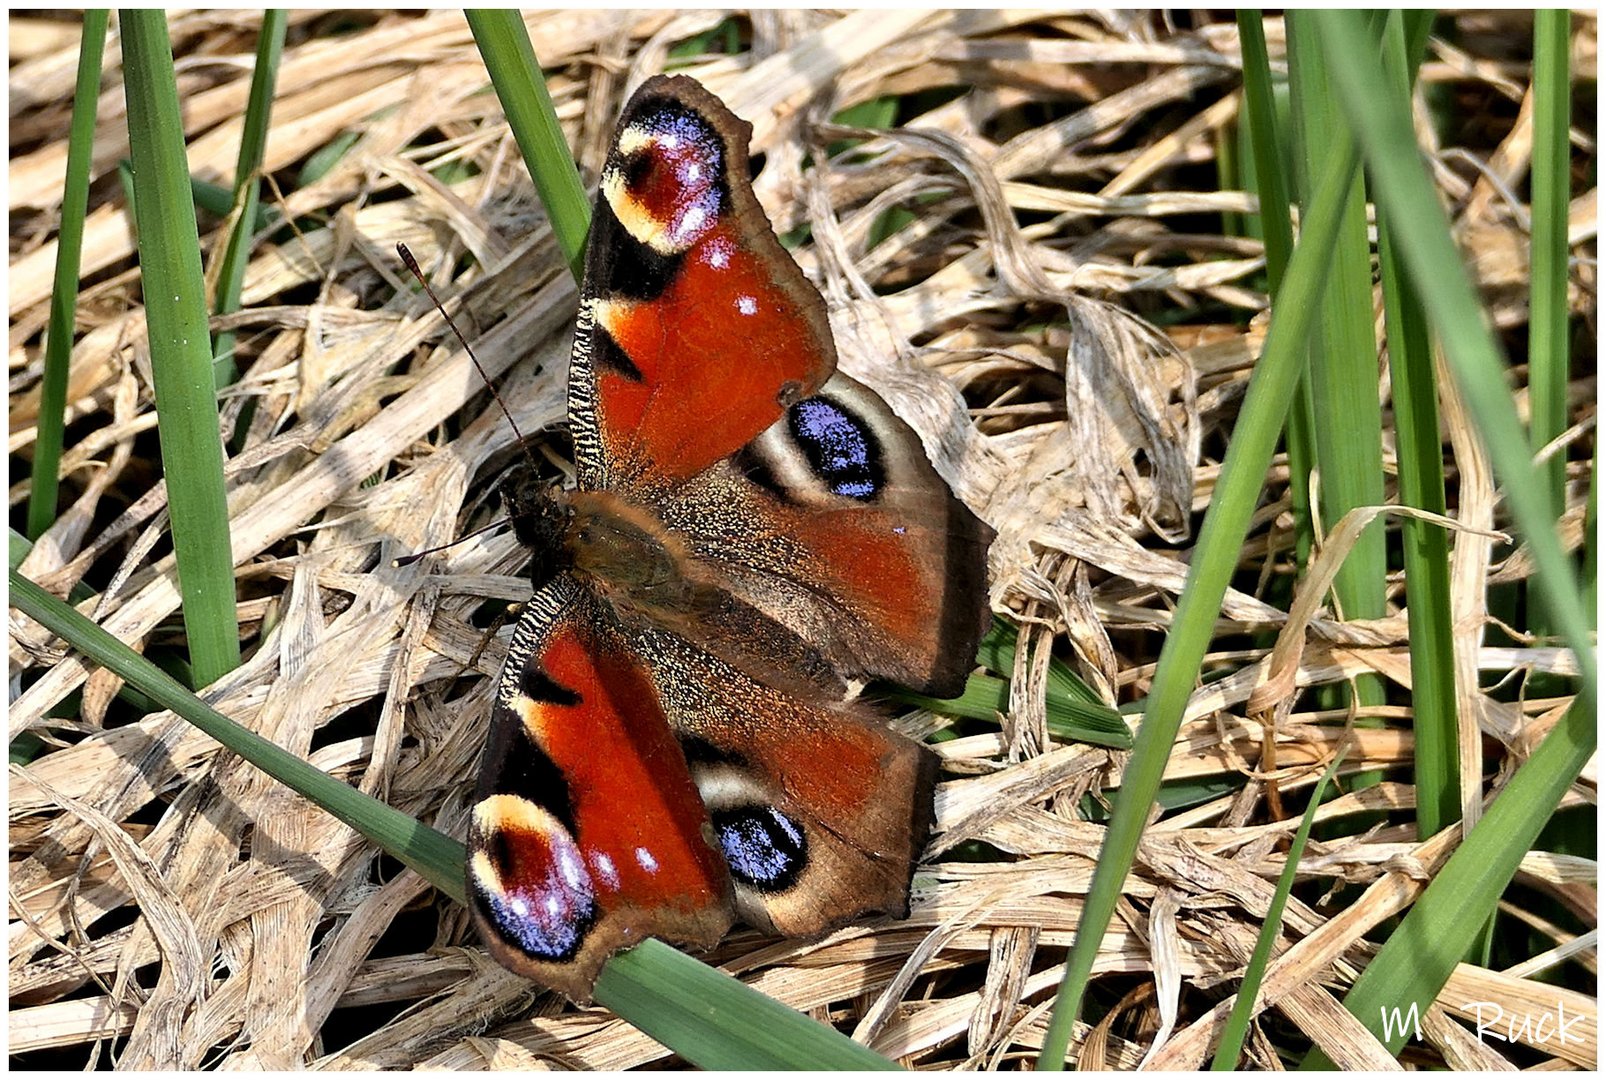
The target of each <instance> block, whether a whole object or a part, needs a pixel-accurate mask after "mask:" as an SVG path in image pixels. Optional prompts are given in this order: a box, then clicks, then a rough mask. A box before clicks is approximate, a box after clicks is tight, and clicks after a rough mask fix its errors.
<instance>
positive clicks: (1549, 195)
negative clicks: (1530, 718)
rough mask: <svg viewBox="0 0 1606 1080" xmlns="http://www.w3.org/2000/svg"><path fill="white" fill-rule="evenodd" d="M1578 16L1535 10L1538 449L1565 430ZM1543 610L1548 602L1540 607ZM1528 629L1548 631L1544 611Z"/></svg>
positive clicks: (1556, 478)
mask: <svg viewBox="0 0 1606 1080" xmlns="http://www.w3.org/2000/svg"><path fill="white" fill-rule="evenodd" d="M1571 24H1572V15H1571V14H1570V13H1569V12H1567V11H1565V10H1560V11H1558V10H1555V9H1551V10H1546V11H1536V12H1534V73H1533V79H1534V86H1533V95H1534V112H1533V117H1534V133H1533V138H1534V148H1533V167H1532V175H1531V176H1530V179H1529V183H1530V185H1531V190H1532V195H1531V203H1532V205H1531V207H1530V210H1531V212H1532V217H1533V223H1532V230H1531V233H1530V235H1531V237H1532V245H1531V249H1530V253H1529V259H1528V261H1529V266H1530V267H1531V269H1532V278H1531V279H1530V281H1529V285H1528V288H1529V292H1528V297H1529V299H1528V400H1529V403H1530V404H1529V408H1530V412H1531V415H1532V420H1531V421H1530V424H1529V432H1528V435H1529V440H1530V443H1531V445H1532V446H1533V449H1534V451H1535V452H1536V453H1537V452H1538V451H1539V449H1540V447H1542V446H1544V445H1545V444H1546V443H1548V442H1550V440H1552V439H1554V438H1555V437H1556V436H1558V435H1560V434H1561V433H1562V431H1563V430H1565V429H1566V427H1567V374H1568V370H1567V369H1568V363H1567V359H1568V348H1567V346H1568V334H1567V212H1568V210H1569V206H1568V201H1567V188H1568V184H1567V179H1568V170H1569V168H1570V166H1571V162H1572V147H1571V146H1570V145H1569V144H1568V142H1567V124H1568V118H1569V113H1570V109H1569V101H1568V95H1569V94H1570V93H1571V87H1570V84H1569V80H1568V77H1567V76H1568V64H1567V38H1568V33H1569V31H1570V30H1571V28H1572V25H1571ZM1539 469H1540V475H1541V478H1542V480H1543V483H1544V485H1545V497H1546V498H1547V499H1548V500H1549V502H1550V516H1551V517H1552V518H1558V517H1560V516H1561V512H1562V510H1563V509H1564V507H1565V499H1566V497H1565V492H1564V488H1565V485H1566V475H1567V455H1566V453H1565V452H1558V453H1555V454H1552V455H1551V457H1550V460H1549V461H1546V462H1545V463H1543V464H1542V465H1541V466H1540V467H1539ZM1540 606H1541V607H1542V605H1540ZM1533 615H1534V613H1533V612H1530V622H1529V626H1528V629H1529V630H1530V631H1532V632H1534V633H1543V632H1544V625H1545V623H1546V621H1547V620H1545V619H1544V617H1543V614H1542V613H1541V614H1540V616H1539V618H1538V619H1537V620H1535V619H1534V618H1533Z"/></svg>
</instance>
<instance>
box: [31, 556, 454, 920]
mask: <svg viewBox="0 0 1606 1080" xmlns="http://www.w3.org/2000/svg"><path fill="white" fill-rule="evenodd" d="M10 586H11V604H12V606H13V607H15V608H17V610H19V611H21V612H22V613H23V614H25V615H27V616H29V617H30V618H32V619H36V620H38V621H39V623H40V624H42V625H43V626H45V627H46V628H47V629H49V630H50V631H51V632H52V633H54V634H57V635H59V636H60V637H61V638H62V639H63V640H64V641H66V642H67V643H68V644H70V645H72V646H73V648H75V649H77V650H78V651H79V652H82V653H83V654H84V655H85V656H86V657H88V658H89V659H90V660H93V661H94V662H95V663H97V664H99V665H100V666H101V667H104V668H106V669H107V670H108V671H111V672H113V673H115V674H117V675H120V676H121V677H122V678H124V679H126V680H127V681H128V682H129V684H130V685H132V686H135V687H138V688H139V689H140V690H141V691H143V692H144V693H145V694H147V695H148V696H149V697H150V698H151V699H152V700H154V701H155V702H156V703H157V704H159V705H160V706H161V707H162V708H164V709H171V710H172V711H173V712H175V713H177V714H178V715H179V716H182V717H183V718H184V719H185V720H188V721H189V722H190V723H192V724H194V725H195V726H196V727H198V728H200V729H201V730H202V731H204V732H205V733H206V734H208V735H210V736H211V737H212V738H214V739H216V740H217V741H218V742H220V743H222V744H223V745H224V746H226V747H228V748H229V749H230V750H232V751H234V752H235V753H236V754H238V755H240V756H241V757H242V758H244V759H245V760H246V761H249V762H250V763H251V764H253V765H255V766H256V767H257V768H259V769H261V770H262V771H263V772H265V773H267V774H268V775H269V776H271V777H273V778H274V779H275V780H277V781H279V782H280V783H282V784H284V785H285V786H286V787H288V788H291V789H292V790H294V791H296V792H297V793H299V794H301V795H304V796H306V797H307V798H308V799H311V800H312V801H313V802H315V803H317V804H318V805H319V806H321V807H323V808H324V809H325V810H327V811H329V812H330V813H331V814H333V815H334V816H335V817H337V818H339V819H340V820H341V821H344V822H345V823H346V824H348V825H350V826H352V827H353V828H355V829H357V830H358V831H360V832H361V833H362V834H363V835H364V836H366V837H368V838H369V839H371V840H373V841H374V842H375V843H376V844H378V845H379V846H380V847H382V848H384V849H385V850H386V851H387V852H389V853H390V854H392V855H394V856H395V857H396V858H398V859H400V860H401V861H402V862H404V863H406V864H407V865H408V866H411V867H412V868H413V869H415V870H417V871H418V872H419V873H420V874H423V875H424V876H425V877H427V878H428V879H429V880H430V881H431V882H433V883H434V884H435V885H436V887H437V888H440V889H442V890H443V891H445V892H448V893H450V894H451V895H452V896H454V898H456V899H458V900H459V901H461V900H462V898H463V847H462V845H461V844H459V843H458V842H457V841H455V840H452V839H451V838H450V837H446V836H442V835H441V834H440V833H437V832H435V830H433V829H431V828H429V827H428V826H425V825H422V824H420V823H419V822H417V821H415V820H413V819H412V818H410V817H408V816H407V815H406V814H404V813H402V812H401V811H400V810H396V809H394V808H393V807H390V806H386V805H385V804H384V803H382V802H380V801H379V800H378V799H375V798H374V797H373V796H371V795H365V794H363V793H362V792H360V791H358V790H357V789H356V788H354V787H352V786H351V785H350V784H346V783H342V782H341V781H339V780H336V779H335V778H334V777H332V776H330V775H329V774H328V773H326V772H324V771H323V770H321V769H317V768H314V767H313V766H311V765H309V764H307V763H306V762H305V761H303V760H302V759H300V758H298V757H296V756H295V755H294V754H292V753H290V752H289V751H287V750H285V749H283V748H282V747H280V746H276V745H275V744H274V743H272V742H270V741H269V740H267V739H264V738H263V737H262V736H260V735H258V734H257V733H256V732H254V731H250V730H248V729H246V728H243V727H241V726H240V725H239V724H236V723H235V722H234V721H233V720H230V719H229V718H228V717H226V716H224V715H223V714H222V713H219V712H218V711H217V710H215V709H213V708H212V707H211V706H209V705H207V704H206V703H205V702H203V701H202V700H201V699H200V698H198V697H196V696H195V695H194V694H193V693H191V692H190V691H189V690H187V689H185V688H184V687H183V686H182V685H180V684H179V682H178V681H177V680H175V679H174V678H173V677H172V676H170V675H168V674H167V673H166V672H165V671H163V670H162V669H161V668H159V667H157V666H156V665H155V664H153V663H151V662H150V661H149V660H147V659H145V658H144V657H143V656H140V655H139V654H138V653H136V652H134V651H133V650H132V649H130V648H129V647H128V646H127V645H124V644H123V643H122V642H121V641H118V640H117V639H116V638H114V637H112V635H110V634H108V633H107V632H106V631H105V630H103V629H101V628H100V627H99V626H97V625H96V624H95V623H93V622H91V621H90V620H89V618H88V617H86V616H85V615H83V614H82V613H80V612H78V611H77V610H75V609H73V608H70V607H68V606H67V605H66V604H63V603H62V602H61V601H60V600H58V599H56V598H55V597H54V596H51V595H50V594H49V593H47V592H46V591H45V590H44V589H42V588H40V587H39V586H38V585H36V584H35V583H34V582H32V581H30V580H29V579H27V578H25V577H23V576H22V575H20V574H18V573H17V572H16V571H15V570H13V571H11V572H10Z"/></svg>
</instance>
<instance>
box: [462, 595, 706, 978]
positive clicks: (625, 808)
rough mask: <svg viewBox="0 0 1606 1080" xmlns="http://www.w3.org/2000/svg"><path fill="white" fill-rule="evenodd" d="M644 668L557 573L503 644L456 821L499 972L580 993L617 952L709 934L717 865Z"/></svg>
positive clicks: (473, 900)
mask: <svg viewBox="0 0 1606 1080" xmlns="http://www.w3.org/2000/svg"><path fill="white" fill-rule="evenodd" d="M710 835H711V833H710V831H709V822H708V814H707V811H706V810H705V809H704V807H703V804H702V801H701V799H700V797H699V795H698V793H697V789H696V787H695V786H694V785H693V782H692V779H691V776H690V774H689V772H688V771H687V767H686V760H685V757H684V755H683V752H682V751H681V749H680V746H679V744H678V742H677V740H676V737H675V735H674V733H673V732H672V731H671V729H670V726H669V724H668V722H667V720H666V718H665V715H664V710H663V707H662V706H661V705H660V703H659V700H658V692H657V689H656V687H655V684H654V680H653V678H652V675H651V674H650V671H649V669H648V667H647V665H645V664H644V663H643V661H642V659H641V657H640V656H639V655H638V654H636V653H635V652H634V651H633V650H632V649H631V648H630V646H629V645H628V644H627V643H626V642H625V641H624V639H623V638H621V637H620V636H619V635H618V634H617V633H616V632H614V631H613V629H612V628H611V620H610V619H609V617H608V615H607V613H606V612H605V611H601V610H599V608H598V606H597V604H596V602H595V600H594V599H593V598H591V597H590V595H589V594H588V593H586V592H585V591H584V590H583V589H581V588H579V587H578V585H577V584H576V583H575V582H574V580H573V579H572V578H569V577H567V576H560V577H558V578H556V579H555V580H554V581H552V582H551V583H550V584H548V585H547V586H546V587H545V588H544V589H542V590H541V591H540V592H538V593H537V594H536V595H535V597H534V598H533V599H532V600H531V601H530V603H529V605H528V606H527V607H526V608H525V610H524V614H523V616H522V617H521V618H520V620H519V625H518V627H517V628H516V629H515V631H514V636H513V642H512V644H511V645H510V646H509V650H508V660H507V663H506V665H505V666H504V668H503V672H502V678H501V682H500V684H499V686H498V689H497V699H496V704H495V707H494V710H493V714H492V719H491V742H490V746H489V747H488V748H487V753H486V760H485V766H484V768H483V769H482V771H481V774H480V781H479V787H478V790H477V791H476V793H475V803H474V810H473V817H472V820H471V824H470V828H469V862H468V893H469V901H470V903H469V906H470V909H471V910H472V912H473V915H474V919H475V922H476V924H477V925H478V926H479V928H480V932H481V935H482V937H483V938H484V939H485V941H486V942H487V944H488V945H489V946H490V948H491V950H492V952H494V953H495V954H496V956H497V958H498V959H499V960H501V962H502V963H503V964H504V965H506V966H507V967H510V968H512V969H513V970H515V971H519V972H522V973H524V974H526V975H528V976H530V977H531V978H534V979H537V980H539V981H540V982H543V983H546V984H547V985H549V986H555V987H558V988H559V989H561V990H563V991H564V992H565V993H567V994H568V995H569V996H570V997H573V998H576V999H578V1000H584V999H586V998H589V996H590V987H591V984H592V982H593V981H594V980H595V979H596V976H597V973H598V971H600V970H601V967H602V963H603V961H604V960H606V959H607V957H608V956H609V954H611V953H613V952H614V951H616V950H617V949H619V948H621V947H623V946H625V945H628V944H631V943H633V942H635V941H639V940H641V939H642V938H644V937H649V936H656V937H661V938H664V939H666V940H669V941H677V942H683V943H691V944H699V945H704V946H707V945H713V944H714V943H716V942H717V941H718V940H719V939H720V937H721V936H722V935H723V934H724V932H725V930H726V929H727V928H728V927H729V925H730V922H731V900H730V885H729V881H728V876H727V874H726V871H725V865H724V861H723V859H722V858H721V856H720V855H719V854H718V852H717V851H716V850H715V848H714V847H713V846H711V845H710V843H709V837H710Z"/></svg>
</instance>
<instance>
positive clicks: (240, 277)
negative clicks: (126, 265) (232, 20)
mask: <svg viewBox="0 0 1606 1080" xmlns="http://www.w3.org/2000/svg"><path fill="white" fill-rule="evenodd" d="M286 21H287V20H286V18H285V13H284V11H282V10H273V9H270V10H268V11H265V12H263V15H262V29H261V30H260V31H259V32H258V33H257V55H256V67H255V68H254V69H253V70H252V72H251V93H250V96H249V97H248V98H247V99H246V103H245V120H244V124H243V127H242V130H241V133H240V154H239V157H238V159H236V161H235V163H234V200H233V221H232V224H231V226H230V229H229V238H228V242H227V244H226V246H225V247H224V249H223V263H222V267H221V269H220V270H219V271H218V279H217V301H216V303H215V304H214V305H213V310H215V311H216V312H217V314H219V315H227V314H229V313H230V312H231V311H238V310H239V309H240V286H241V284H242V283H243V282H244V281H245V264H246V263H247V262H248V261H249V259H250V256H251V237H252V235H253V234H254V233H255V232H256V223H257V203H258V201H259V198H260V194H261V187H262V181H261V180H260V179H259V178H258V176H257V170H259V169H261V168H262V157H263V153H264V148H265V147H266V146H267V142H268V119H269V116H270V114H271V113H272V110H273V89H274V86H275V85H276V84H277V83H278V76H279V57H280V55H282V54H283V52H284V30H285V25H286ZM212 356H213V374H214V377H215V380H216V384H217V385H218V386H220V387H221V386H227V385H229V384H230V383H232V382H233V381H234V380H235V379H237V378H238V377H239V368H238V366H237V365H236V364H235V362H234V332H233V331H230V330H225V331H223V332H222V333H220V334H218V336H217V340H216V341H214V342H213V344H212Z"/></svg>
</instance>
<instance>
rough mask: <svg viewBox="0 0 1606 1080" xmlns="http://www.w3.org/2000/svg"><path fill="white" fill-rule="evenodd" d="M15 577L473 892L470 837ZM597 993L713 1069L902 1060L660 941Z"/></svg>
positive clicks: (79, 635) (80, 632) (269, 757)
mask: <svg viewBox="0 0 1606 1080" xmlns="http://www.w3.org/2000/svg"><path fill="white" fill-rule="evenodd" d="M19 539H21V538H20V537H17V536H15V534H13V538H12V541H11V551H12V554H13V557H16V555H17V553H18V551H19V550H20V545H19V543H18V541H19ZM25 542H26V541H24V543H25ZM9 584H10V589H11V596H10V602H11V604H12V606H14V607H15V608H16V609H17V610H19V611H21V612H22V613H23V614H25V615H27V616H29V617H30V618H32V619H35V620H37V621H38V622H39V623H40V624H42V625H43V626H45V627H46V628H47V629H49V630H50V631H51V632H52V633H55V634H57V635H59V636H60V637H61V638H62V639H63V640H65V641H66V642H68V643H69V644H70V645H72V646H73V647H74V648H76V649H78V650H79V651H80V652H82V653H83V654H84V655H85V656H87V657H88V658H89V659H91V660H93V661H94V662H95V663H97V664H100V665H101V666H102V667H105V668H106V669H107V670H109V671H112V672H114V673H116V674H117V675H120V676H121V677H122V678H124V679H125V680H127V682H128V684H129V685H130V686H133V687H136V688H137V689H139V690H141V691H143V692H144V693H146V694H148V695H149V696H150V697H151V698H152V699H153V700H154V701H156V702H157V703H158V704H159V705H160V706H161V707H162V708H165V709H171V710H172V711H173V712H175V713H177V714H178V715H179V716H182V717H183V718H184V719H186V720H188V721H189V722H190V723H192V724H194V725H195V726H196V727H198V728H200V729H201V730H202V731H204V732H205V733H206V734H208V735H210V736H211V737H212V738H214V739H216V740H217V741H218V742H220V743H222V744H223V745H224V746H226V747H227V748H228V749H230V750H232V751H233V752H234V753H236V754H238V755H240V756H241V757H242V758H244V759H245V760H246V761H249V762H250V763H251V764H253V765H255V766H257V767H258V768H259V769H261V770H262V771H263V772H265V773H267V774H268V775H269V776H271V777H273V778H274V779H275V780H278V781H279V782H280V783H282V784H284V785H285V786H286V787H289V788H290V789H292V790H293V791H296V792H297V793H299V794H301V795H303V796H305V797H306V798H308V799H310V800H312V801H313V802H315V803H317V804H318V805H319V806H321V807H322V808H323V809H325V810H327V811H328V812H329V813H331V814H333V815H334V816H335V817H337V818H339V819H340V820H341V821H344V822H345V823H346V824H348V825H350V826H352V827H353V828H355V829H356V830H358V831H359V832H361V833H362V834H363V835H364V836H366V837H368V839H370V840H372V841H373V842H374V843H376V844H378V845H379V846H380V847H381V848H383V849H384V850H385V851H386V852H388V853H389V854H391V855H393V856H395V857H396V858H397V859H399V860H401V861H402V862H403V863H405V864H406V865H408V866H410V867H412V868H413V869H414V870H416V871H418V873H419V874H421V875H422V876H423V877H424V878H425V879H426V880H428V881H429V882H430V884H432V885H434V886H435V888H437V889H439V890H440V891H441V892H442V893H444V894H445V895H447V896H450V897H451V898H452V899H454V900H456V901H457V902H458V903H460V904H461V903H464V902H465V896H464V889H463V884H464V883H463V862H464V855H465V853H464V850H463V845H462V844H461V843H459V842H458V841H456V840H453V839H452V838H451V837H449V836H445V835H443V834H441V833H438V832H436V831H435V830H434V829H432V828H430V827H429V826H427V825H424V824H422V823H421V822H418V821H415V820H414V819H413V818H411V817H409V816H408V815H406V814H404V813H402V812H401V811H399V810H397V809H395V808H394V807H391V806H387V805H386V804H385V803H383V802H380V801H379V800H378V799H375V798H373V797H372V796H371V795H365V794H364V793H362V792H361V791H358V790H357V789H356V788H354V787H352V786H351V785H349V784H345V783H342V782H341V781H339V780H336V779H335V778H334V777H332V776H330V775H328V774H327V773H325V772H323V771H322V770H321V769H317V768H314V767H313V766H311V765H309V764H307V763H306V762H305V761H303V760H302V759H300V758H298V757H296V756H295V755H294V754H291V753H289V752H288V751H286V750H284V749H283V748H282V747H279V746H276V745H274V744H273V743H272V742H270V741H268V740H267V739H264V738H263V737H262V736H260V735H258V734H256V733H255V732H253V731H249V730H247V729H246V728H243V727H241V726H240V725H239V724H236V723H235V722H234V721H233V720H230V719H229V718H228V717H226V716H224V715H222V714H221V713H219V712H217V711H216V710H215V709H213V708H211V707H210V706H209V705H207V704H206V703H205V702H203V701H201V700H200V699H199V698H197V697H196V696H195V695H194V694H192V693H190V692H189V691H188V690H186V689H185V688H184V687H183V686H181V685H179V683H178V682H176V681H175V680H174V679H173V678H172V677H170V676H169V675H167V674H166V673H165V672H163V671H162V670H161V669H160V668H158V667H156V666H155V665H154V664H152V663H151V662H150V661H149V660H147V659H145V658H144V657H143V656H140V655H139V654H138V653H136V652H134V651H133V650H132V649H130V648H128V646H126V645H124V644H123V643H122V642H120V641H118V640H117V639H116V638H114V637H112V636H111V635H110V634H108V633H107V632H106V631H105V630H103V629H101V628H100V627H99V626H97V625H95V623H93V622H91V621H90V620H89V619H88V618H86V617H85V616H84V615H82V614H81V613H79V612H78V611H75V610H74V609H73V608H70V607H68V606H67V605H66V604H64V603H62V602H61V601H60V600H58V599H57V598H56V597H54V596H51V595H50V594H49V593H47V592H46V591H45V590H44V589H42V588H41V587H40V586H38V585H37V584H35V583H34V582H32V581H30V580H28V579H27V578H25V577H23V576H21V575H20V574H18V573H17V572H16V571H15V570H12V571H10V576H9ZM596 998H597V1001H598V1002H599V1003H601V1004H603V1005H606V1006H607V1007H608V1008H610V1009H612V1010H613V1011H614V1012H616V1013H618V1014H619V1016H621V1017H623V1018H624V1019H625V1020H628V1021H629V1022H630V1023H632V1024H634V1025H636V1026H637V1027H639V1028H640V1029H641V1030H642V1031H644V1032H646V1033H647V1034H648V1035H650V1036H652V1037H653V1038H655V1039H657V1040H658V1041H659V1042H661V1043H663V1045H665V1046H667V1047H668V1048H669V1049H671V1050H673V1051H674V1052H675V1053H677V1054H679V1055H680V1056H681V1057H683V1058H685V1059H686V1060H687V1061H690V1062H691V1063H692V1064H694V1065H698V1066H701V1067H702V1068H705V1069H735V1068H743V1069H797V1068H814V1069H887V1068H895V1067H896V1066H894V1065H893V1063H892V1062H890V1061H888V1060H887V1059H886V1058H883V1057H881V1056H880V1055H879V1054H876V1053H874V1052H873V1051H871V1050H868V1049H866V1048H865V1047H863V1046H860V1045H859V1044H857V1043H855V1042H853V1041H852V1040H851V1039H848V1038H847V1037H846V1036H844V1035H842V1034H841V1033H840V1032H838V1031H835V1030H833V1029H831V1028H828V1027H826V1026H824V1025H822V1024H819V1023H817V1022H815V1021H813V1020H810V1019H809V1018H808V1017H806V1016H804V1015H803V1014H801V1013H799V1012H797V1011H796V1010H794V1009H791V1008H788V1007H787V1006H785V1005H782V1004H780V1003H779V1002H777V1001H774V1000H772V999H770V998H767V997H765V996H764V995H763V994H760V993H758V992H757V991H755V990H753V989H751V988H749V987H747V986H744V985H742V984H741V983H740V982H738V981H737V980H735V979H733V978H731V977H730V976H729V975H725V974H722V973H721V972H719V971H716V970H714V969H713V968H711V967H708V966H707V965H706V964H702V963H699V962H698V961H696V960H693V959H692V958H691V957H689V956H686V955H685V954H683V953H680V952H678V951H676V950H675V949H672V948H670V947H669V946H667V945H664V944H662V943H661V942H657V941H650V942H646V943H644V944H643V945H640V946H638V947H636V948H635V949H632V950H630V951H629V952H627V953H621V954H620V955H618V956H615V957H614V958H613V959H612V960H611V961H609V963H608V965H607V966H606V967H605V968H604V969H603V973H602V978H601V980H600V981H599V982H598V983H597V990H596Z"/></svg>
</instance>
